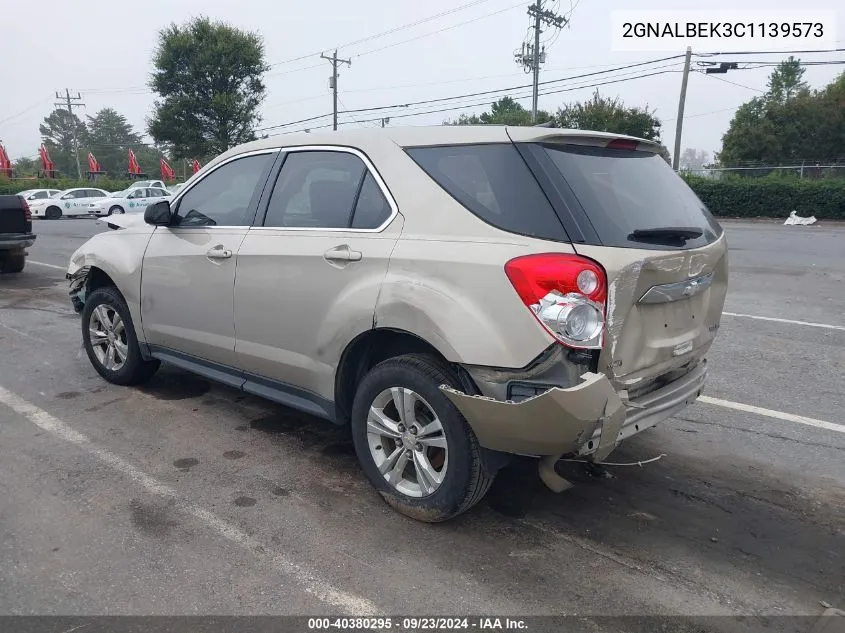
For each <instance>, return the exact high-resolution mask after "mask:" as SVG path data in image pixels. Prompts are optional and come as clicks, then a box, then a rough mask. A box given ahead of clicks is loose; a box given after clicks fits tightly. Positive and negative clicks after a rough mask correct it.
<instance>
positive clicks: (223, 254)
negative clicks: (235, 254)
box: [205, 244, 232, 259]
mask: <svg viewBox="0 0 845 633" xmlns="http://www.w3.org/2000/svg"><path fill="white" fill-rule="evenodd" d="M205 256H206V257H208V258H209V259H229V258H230V257H231V256H232V251H230V250H229V249H228V248H226V247H224V246H223V245H222V244H218V245H217V246H214V247H213V248H210V249H208V250H207V251H206V252H205Z"/></svg>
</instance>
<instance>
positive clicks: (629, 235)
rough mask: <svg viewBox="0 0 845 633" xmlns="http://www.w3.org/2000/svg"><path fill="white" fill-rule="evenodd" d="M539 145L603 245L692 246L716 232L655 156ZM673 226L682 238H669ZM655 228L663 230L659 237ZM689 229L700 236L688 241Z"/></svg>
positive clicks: (696, 202)
mask: <svg viewBox="0 0 845 633" xmlns="http://www.w3.org/2000/svg"><path fill="white" fill-rule="evenodd" d="M543 147H544V148H545V151H546V153H547V155H548V157H549V158H550V159H551V161H552V162H553V163H554V165H555V167H556V168H557V170H558V171H559V172H560V175H561V176H562V177H563V179H564V180H565V181H566V183H567V184H568V185H569V187H570V188H571V190H572V193H573V194H574V195H575V198H577V200H578V202H579V203H580V205H581V206H582V207H583V209H584V212H585V213H586V215H587V217H588V218H589V220H590V223H591V224H592V225H593V227H594V228H595V230H596V233H597V234H598V237H599V240H600V241H601V243H602V245H604V246H625V247H630V248H665V247H667V246H668V247H673V248H697V247H700V246H704V245H706V244H710V243H711V242H713V241H715V240H716V239H717V238H718V237H719V235H721V233H722V229H721V227H719V225H718V223H717V222H716V221H715V220H714V219H713V216H712V215H711V214H710V212H709V211H708V210H707V208H706V207H705V206H704V204H703V203H702V202H701V200H699V199H698V197H697V196H696V195H695V194H694V193H693V191H692V190H691V189H690V188H689V187H688V186H687V184H686V183H685V182H684V181H683V180H682V179H681V178H680V177H679V176H678V175H677V174H675V173H674V172H673V171H672V169H671V168H670V167H669V165H667V164H666V161H665V160H663V158H662V157H660V156H659V155H657V154H652V153H650V152H640V151H630V150H622V149H605V148H597V147H585V146H576V145H544V146H543ZM679 228H682V229H687V231H686V233H687V237H685V238H682V239H679V238H677V237H675V238H673V237H672V235H671V230H670V229H679ZM689 229H694V231H692V233H690V232H689ZM660 230H666V231H664V234H663V235H660V232H659V231H660ZM695 230H698V231H700V232H701V236H700V237H690V235H692V234H694V233H695V232H696V231H695ZM635 232H640V233H644V234H645V235H641V234H637V233H635ZM649 233H651V234H649Z"/></svg>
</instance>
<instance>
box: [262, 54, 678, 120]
mask: <svg viewBox="0 0 845 633" xmlns="http://www.w3.org/2000/svg"><path fill="white" fill-rule="evenodd" d="M679 57H683V55H670V56H668V57H661V58H657V59H652V60H648V61H643V62H637V63H634V64H627V65H624V66H617V67H616V68H612V69H607V70H599V71H594V72H591V73H583V74H580V75H572V76H569V77H562V78H559V79H549V80H547V81H542V82H540V83H539V85H540V86H549V85H552V84H559V83H561V82H565V81H573V80H576V79H584V78H587V77H595V76H598V75H604V74H608V73H617V72H619V71H622V70H629V69H631V68H640V67H642V66H646V65H651V64H656V63H659V62H662V61H670V60H674V59H678V58H679ZM677 65H678V64H677V63H673V64H666V65H663V66H656V67H654V69H655V70H656V69H667V68H671V67H674V66H677ZM648 70H652V69H648ZM664 72H667V71H665V70H664ZM658 74H661V73H658ZM624 75H625V74H624V73H623V75H622V76H624ZM650 76H651V75H650ZM632 78H633V79H636V77H632ZM607 83H617V82H616V81H612V82H607ZM597 85H605V84H597ZM580 87H592V86H580ZM580 87H576V88H575V89H579V88H580ZM526 88H532V84H522V85H519V86H510V87H507V88H498V89H495V90H482V91H479V92H471V93H464V94H459V95H451V96H448V97H439V98H435V99H424V100H420V101H408V102H405V103H396V104H391V105H385V106H373V107H369V108H359V109H357V110H353V111H352V112H355V113H361V112H375V111H378V110H392V109H396V108H408V107H411V106H417V105H426V104H435V103H442V102H445V101H455V100H465V99H467V98H470V97H481V96H490V95H503V94H505V93H508V92H513V91H517V90H523V89H526ZM563 92H566V90H564V91H563ZM542 94H544V95H546V94H556V92H555V91H546V92H543V93H542ZM459 107H462V106H459ZM467 107H469V106H467ZM330 114H331V113H329V114H327V115H320V116H316V117H309V118H307V119H302V120H300V121H293V122H291V123H281V124H278V125H271V126H266V127H262V128H259V129H258V130H256V131H259V132H263V131H267V130H272V129H277V128H280V127H287V126H290V125H297V124H299V123H307V122H310V121H315V120H318V119H321V118H323V117H324V116H330Z"/></svg>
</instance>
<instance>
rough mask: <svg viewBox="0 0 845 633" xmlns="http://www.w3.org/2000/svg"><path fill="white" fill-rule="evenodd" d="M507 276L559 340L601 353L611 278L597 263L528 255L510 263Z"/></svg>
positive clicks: (571, 257)
mask: <svg viewBox="0 0 845 633" xmlns="http://www.w3.org/2000/svg"><path fill="white" fill-rule="evenodd" d="M505 274H506V275H507V276H508V279H510V282H511V283H512V284H513V287H514V289H515V290H516V292H517V294H518V295H519V297H520V299H522V302H523V303H524V304H525V305H526V307H527V308H528V309H530V310H531V312H532V313H533V314H534V316H535V317H536V318H537V320H538V321H539V322H540V323H541V324H542V326H543V327H544V328H546V329H547V330H548V331H549V333H550V334H551V335H552V336H554V337H555V338H556V339H557V340H558V341H560V342H561V343H563V344H564V345H566V346H567V347H574V348H578V349H601V346H602V344H603V342H604V323H605V304H606V302H607V275H605V272H604V269H603V268H602V267H601V266H599V265H598V264H597V263H596V262H594V261H593V260H591V259H587V258H586V257H580V256H578V255H567V254H563V253H543V254H539V255H526V256H524V257H517V258H516V259H512V260H510V261H509V262H508V263H507V264H505Z"/></svg>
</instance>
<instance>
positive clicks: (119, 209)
mask: <svg viewBox="0 0 845 633" xmlns="http://www.w3.org/2000/svg"><path fill="white" fill-rule="evenodd" d="M115 213H123V207H119V206H117V205H114V206H113V207H112V208H111V209H109V215H113V214H115Z"/></svg>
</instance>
